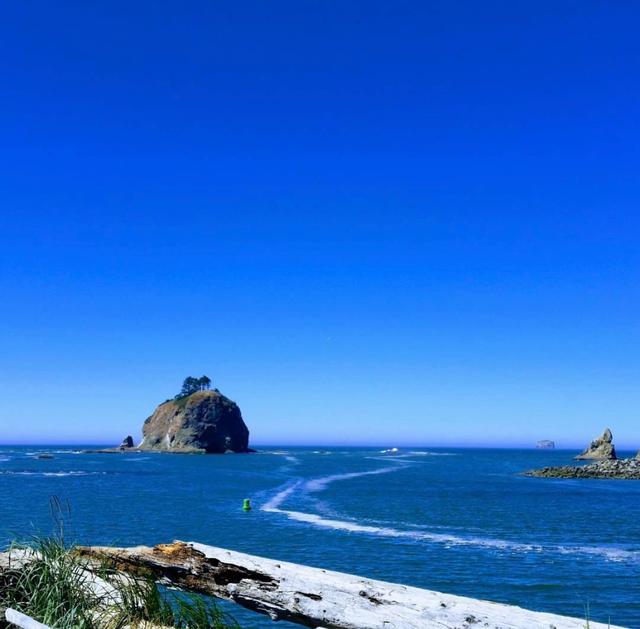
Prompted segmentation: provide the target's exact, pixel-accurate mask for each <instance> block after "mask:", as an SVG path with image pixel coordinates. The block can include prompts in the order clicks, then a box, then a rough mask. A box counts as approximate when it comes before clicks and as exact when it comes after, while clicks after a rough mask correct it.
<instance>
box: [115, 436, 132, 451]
mask: <svg viewBox="0 0 640 629" xmlns="http://www.w3.org/2000/svg"><path fill="white" fill-rule="evenodd" d="M118 447H119V448H120V449H121V450H126V449H128V448H133V437H132V436H131V435H127V436H126V437H125V438H124V439H123V440H122V443H121V444H120V445H119V446H118Z"/></svg>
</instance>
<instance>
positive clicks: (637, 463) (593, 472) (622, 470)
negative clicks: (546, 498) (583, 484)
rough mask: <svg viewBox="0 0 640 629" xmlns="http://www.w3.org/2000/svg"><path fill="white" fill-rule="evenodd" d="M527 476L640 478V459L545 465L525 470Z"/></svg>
mask: <svg viewBox="0 0 640 629" xmlns="http://www.w3.org/2000/svg"><path fill="white" fill-rule="evenodd" d="M525 476H537V477H542V478H602V479H611V480H614V479H620V480H640V460H639V459H638V458H635V459H619V460H608V461H597V462H596V463H589V465H562V466H558V467H543V468H542V469H540V470H531V471H530V472H525Z"/></svg>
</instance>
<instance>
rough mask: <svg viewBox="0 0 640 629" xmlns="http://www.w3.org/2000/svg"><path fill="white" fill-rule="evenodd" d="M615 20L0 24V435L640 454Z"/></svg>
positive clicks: (388, 15)
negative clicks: (148, 434) (163, 418)
mask: <svg viewBox="0 0 640 629" xmlns="http://www.w3.org/2000/svg"><path fill="white" fill-rule="evenodd" d="M639 20H640V7H639V6H638V4H637V3H635V2H622V1H620V2H605V1H591V2H589V1H580V2H577V1H575V2H573V1H571V2H569V1H560V2H556V1H553V2H506V1H505V2H487V1H478V2H448V1H445V2H401V1H398V2H372V1H367V2H349V1H346V2H320V1H317V2H310V1H306V0H295V1H292V2H277V1H276V2H262V1H259V2H214V1H212V0H207V1H202V2H195V1H181V2H158V1H154V2H150V1H149V2H147V1H141V2H133V3H132V2H115V1H110V2H80V1H78V2H65V1H60V2H43V1H35V2H6V3H3V5H2V8H1V9H0V53H1V55H0V59H1V61H0V63H1V64H2V85H1V87H0V89H1V90H2V99H1V103H2V104H1V106H0V107H1V109H0V217H1V218H0V228H1V234H2V247H1V250H0V296H1V297H2V305H1V308H0V442H5V443H6V442H13V443H16V442H39V443H42V442H62V443H64V442H76V443H77V442H85V443H87V442H94V443H96V442H99V443H109V442H111V443H114V442H116V441H119V440H120V439H121V438H122V437H123V436H124V435H125V434H128V433H131V434H133V435H134V436H135V437H136V438H137V437H138V436H139V434H140V432H139V431H140V427H141V424H142V421H143V420H144V419H145V417H146V416H147V415H148V414H149V413H150V412H151V411H152V410H153V408H154V407H155V405H156V404H157V403H158V402H160V401H162V400H164V399H165V398H167V397H169V396H170V395H173V394H174V393H175V392H176V391H177V389H178V388H179V386H180V383H181V380H182V379H183V378H184V377H185V376H186V375H200V374H203V373H206V374H208V375H209V376H211V377H212V378H213V380H214V385H216V386H218V387H219V388H220V389H221V390H222V391H223V392H224V393H226V394H228V395H229V396H230V397H232V398H233V399H235V400H236V401H237V402H238V403H239V404H240V407H241V408H242V411H243V413H244V415H245V418H246V421H247V423H248V424H249V427H250V428H251V430H252V437H253V442H254V443H257V444H261V443H262V444H266V443H379V444H387V445H400V444H418V445H426V446H428V445H446V444H463V445H469V444H483V445H490V444H498V445H508V444H527V445H528V444H531V443H533V442H534V441H535V440H537V439H541V438H551V439H556V440H557V441H558V442H559V444H560V445H582V444H583V443H584V442H585V441H587V440H588V439H590V438H592V437H594V436H595V435H596V433H599V432H600V431H601V430H602V429H603V428H604V427H605V425H610V426H611V428H612V429H613V431H614V436H615V437H616V440H617V441H618V443H619V444H621V445H627V446H635V447H640V421H639V416H640V387H639V386H638V385H639V382H640V373H639V372H640V369H639V366H640V365H639V358H640V351H639V350H640V347H639V341H640V323H639V322H640V319H639V315H640V296H639V292H638V285H639V278H640V276H639V271H640V248H639V246H638V245H639V236H640V233H639V231H640V230H639V228H640V216H639V201H640V194H639V187H640V177H639V173H640V159H639V155H638V151H639V147H640V129H639V121H640V114H639V112H640V107H639V106H640V102H639V101H640V90H639V89H638V76H639V71H640V44H639V41H640V40H639V39H638V24H639Z"/></svg>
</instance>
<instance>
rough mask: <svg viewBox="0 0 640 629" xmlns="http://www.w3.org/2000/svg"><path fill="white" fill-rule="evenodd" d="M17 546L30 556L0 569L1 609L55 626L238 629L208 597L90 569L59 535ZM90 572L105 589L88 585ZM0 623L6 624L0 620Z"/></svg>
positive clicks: (103, 569) (107, 570) (108, 570)
mask: <svg viewBox="0 0 640 629" xmlns="http://www.w3.org/2000/svg"><path fill="white" fill-rule="evenodd" d="M20 549H22V550H24V551H26V552H32V553H34V558H33V559H32V560H31V561H29V562H28V563H26V564H25V565H22V566H19V565H16V566H12V567H10V568H9V569H8V570H5V571H3V572H1V573H0V608H6V607H12V608H13V609H16V610H18V611H20V612H22V613H23V614H27V615H28V616H31V617H32V618H34V619H36V620H38V621H39V622H42V623H44V624H45V625H49V626H50V627H53V628H55V629H124V627H137V626H144V623H145V622H148V623H153V624H156V625H163V626H169V627H179V628H181V629H187V628H188V629H204V628H208V627H211V628H214V629H231V628H234V629H239V627H238V625H237V623H236V622H235V621H234V620H233V619H231V618H230V617H229V616H228V615H227V614H225V613H223V612H222V611H221V610H220V609H219V608H218V607H217V606H216V604H215V603H214V602H213V601H212V600H211V599H206V598H204V597H200V596H195V595H194V596H187V595H186V594H183V593H176V592H173V591H169V590H161V589H159V588H158V587H157V585H156V584H155V582H154V581H153V580H152V579H151V578H148V579H141V578H139V577H136V578H133V577H131V576H128V575H125V574H123V573H121V572H118V571H116V570H113V569H112V568H110V567H109V566H107V565H105V566H103V567H101V568H100V569H99V570H98V571H97V572H96V569H95V567H92V571H89V570H88V564H87V563H86V562H85V561H83V560H81V559H80V558H78V557H77V555H75V554H74V553H73V549H69V548H67V547H65V545H64V542H63V541H62V540H61V539H59V538H44V539H37V540H35V541H34V543H33V544H32V545H30V546H29V547H20V548H18V547H14V550H20ZM94 574H95V575H96V576H99V577H100V578H101V579H103V580H104V583H105V584H106V588H102V589H101V590H97V589H96V588H95V587H92V586H93V585H94V584H95V577H94ZM105 590H106V591H105ZM0 627H3V628H4V627H8V625H7V624H6V623H5V622H4V620H0Z"/></svg>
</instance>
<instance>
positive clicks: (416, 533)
mask: <svg viewBox="0 0 640 629" xmlns="http://www.w3.org/2000/svg"><path fill="white" fill-rule="evenodd" d="M408 464H409V463H408V462H402V463H401V462H398V464H397V465H393V466H390V467H383V468H379V469H376V470H369V471H365V472H352V473H348V474H333V475H331V476H325V477H322V478H317V479H313V480H309V481H306V482H304V481H302V480H298V481H296V482H294V483H289V484H287V485H286V486H285V487H284V488H282V489H280V491H278V492H277V493H276V494H275V495H274V496H273V497H272V498H271V499H270V500H269V501H268V502H266V503H265V504H264V505H262V507H261V510H262V511H267V512H270V513H278V514H281V515H284V516H286V517H287V518H288V519H290V520H293V521H296V522H303V523H305V524H310V525H312V526H317V527H320V528H325V529H331V530H335V531H343V532H347V533H361V534H366V535H375V536H379V537H388V538H399V539H408V540H413V541H416V542H428V543H437V544H442V545H444V546H446V547H464V546H467V547H468V546H471V547H476V548H487V549H491V550H496V551H503V552H521V553H532V552H535V553H550V554H554V553H555V554H562V555H568V554H571V555H582V556H584V555H587V556H589V555H591V556H594V555H595V556H599V557H603V558H605V559H607V560H609V561H640V550H629V549H624V548H614V547H610V546H562V545H546V544H538V543H531V544H526V543H522V542H514V541H509V540H503V539H495V538H485V537H480V536H470V535H453V534H450V533H434V532H432V531H424V530H406V529H397V528H394V527H392V526H374V525H372V524H363V523H361V522H358V521H356V520H344V519H337V518H327V517H323V516H321V515H318V514H315V513H304V512H302V511H291V510H288V509H281V508H280V507H281V506H282V504H283V503H284V502H285V501H286V500H287V498H289V497H290V496H291V495H292V494H293V493H295V492H296V491H297V490H300V489H302V491H304V492H305V493H307V492H319V491H323V490H324V489H326V487H327V486H328V485H329V484H331V483H334V482H338V481H341V480H348V479H352V478H358V477H361V476H370V475H375V474H389V473H391V472H395V471H398V470H401V469H404V468H405V467H406V465H408Z"/></svg>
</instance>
